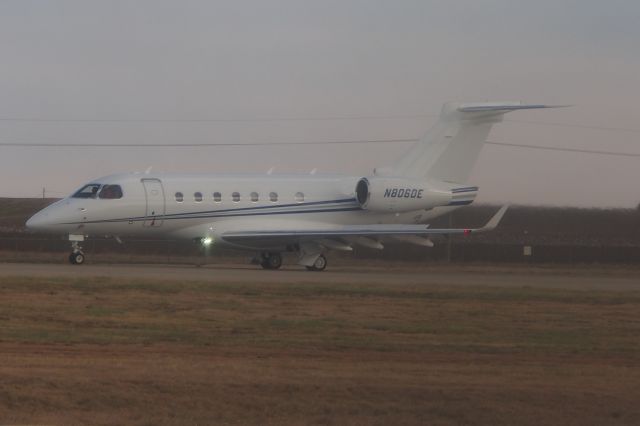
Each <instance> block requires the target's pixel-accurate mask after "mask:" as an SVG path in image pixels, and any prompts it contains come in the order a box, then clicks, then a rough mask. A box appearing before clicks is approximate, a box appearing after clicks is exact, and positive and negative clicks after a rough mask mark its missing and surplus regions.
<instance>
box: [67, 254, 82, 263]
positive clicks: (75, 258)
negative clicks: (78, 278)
mask: <svg viewBox="0 0 640 426" xmlns="http://www.w3.org/2000/svg"><path fill="white" fill-rule="evenodd" d="M69 263H71V264H72V265H82V264H83V263H84V254H83V253H82V252H79V251H77V252H74V253H71V254H70V255H69Z"/></svg>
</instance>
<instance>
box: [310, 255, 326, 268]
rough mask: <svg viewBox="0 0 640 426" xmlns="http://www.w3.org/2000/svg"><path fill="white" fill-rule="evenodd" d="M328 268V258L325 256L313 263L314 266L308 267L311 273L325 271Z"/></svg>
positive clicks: (319, 257)
mask: <svg viewBox="0 0 640 426" xmlns="http://www.w3.org/2000/svg"><path fill="white" fill-rule="evenodd" d="M326 267H327V258H326V257H324V255H322V254H321V255H320V256H318V258H317V259H316V261H315V262H313V266H307V270H309V271H324V270H325V268H326Z"/></svg>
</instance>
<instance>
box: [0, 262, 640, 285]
mask: <svg viewBox="0 0 640 426" xmlns="http://www.w3.org/2000/svg"><path fill="white" fill-rule="evenodd" d="M13 276H23V277H47V278H49V277H67V278H72V277H105V276H108V277H113V278H128V279H136V278H137V279H148V280H171V281H176V280H177V281H180V280H184V281H206V282H225V283H246V282H264V283H288V282H290V283H317V284H322V283H341V282H342V283H351V284H354V283H355V284H372V285H375V284H389V283H393V282H397V283H402V284H412V285H444V286H475V285H477V286H491V287H540V288H557V289H569V290H579V289H583V290H615V291H634V290H635V291H637V290H640V271H638V270H637V269H632V270H629V271H624V270H616V269H598V268H591V269H586V270H585V269H584V268H581V269H578V268H576V269H568V268H550V269H544V268H535V267H531V268H529V267H526V266H525V267H522V266H516V267H491V266H471V267H470V266H462V267H456V266H455V265H452V266H444V267H443V266H434V267H423V268H408V269H407V268H406V267H405V268H401V267H394V266H391V265H390V266H388V267H372V266H363V267H358V266H349V267H344V266H343V267H334V268H333V269H331V270H327V271H324V272H308V271H305V270H300V269H294V268H293V267H291V268H290V269H289V268H285V269H282V270H279V271H264V270H262V269H260V268H258V267H256V266H249V265H246V266H245V265H229V264H227V265H206V266H202V267H195V266H188V265H130V264H110V265H105V264H93V265H91V264H88V265H82V266H73V265H66V264H32V263H0V278H2V277H13Z"/></svg>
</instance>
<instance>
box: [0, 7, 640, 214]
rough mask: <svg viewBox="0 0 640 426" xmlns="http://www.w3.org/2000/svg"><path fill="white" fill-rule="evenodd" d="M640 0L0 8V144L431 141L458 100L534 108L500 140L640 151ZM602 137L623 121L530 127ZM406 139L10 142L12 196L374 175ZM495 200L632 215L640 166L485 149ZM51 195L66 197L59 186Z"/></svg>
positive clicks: (6, 152)
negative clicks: (132, 178) (206, 176)
mask: <svg viewBox="0 0 640 426" xmlns="http://www.w3.org/2000/svg"><path fill="white" fill-rule="evenodd" d="M639 22H640V2H638V1H637V0H635V1H632V0H629V1H624V0H619V1H616V0H612V1H606V2H605V1H601V0H598V1H595V0H575V1H562V0H536V1H514V0H486V1H481V0H466V1H460V0H455V1H453V0H442V1H428V0H404V1H400V0H395V1H390V0H389V1H375V0H360V1H354V0H337V1H333V0H317V1H302V0H292V1H266V0H261V1H257V0H254V1H238V0H234V1H224V2H223V1H184V0H180V1H178V0H175V1H159V0H151V1H142V0H138V1H130V0H123V1H116V0H102V1H88V0H78V1H63V0H51V1H44V0H42V1H29V0H15V1H10V0H3V1H0V119H3V118H39V119H130V120H135V119H187V120H190V119H225V118H229V119H263V118H284V117H287V118H296V117H299V118H312V117H336V116H338V117H349V116H382V117H385V116H398V115H401V116H402V115H413V116H415V115H424V117H413V118H402V119H398V118H396V119H380V118H378V119H366V120H365V119H362V120H317V121H304V120H299V121H291V120H289V121H255V122H252V121H248V122H199V123H194V122H178V123H176V122H106V123H105V122H103V123H95V122H16V121H0V142H44V143H56V142H72V143H87V144H91V143H130V142H131V143H151V142H155V143H197V142H263V143H264V142H275V141H286V142H295V141H299V142H311V141H321V140H356V139H357V140H360V139H388V138H413V137H417V136H420V135H421V134H422V133H424V131H426V130H427V128H428V127H429V126H430V124H431V123H432V122H433V120H434V119H435V118H434V117H433V116H432V114H437V112H438V111H439V109H440V107H441V104H442V103H443V102H446V101H448V100H464V101H477V100H487V99H489V100H525V101H528V102H535V103H550V104H567V103H568V104H573V105H575V106H574V107H573V108H569V109H562V110H546V111H535V112H534V111H531V112H520V113H514V114H511V115H509V118H510V119H513V120H519V121H509V122H505V123H503V124H501V125H500V126H498V127H496V128H495V129H494V131H493V132H492V135H491V136H490V139H491V140H494V141H499V142H509V143H520V144H539V145H552V146H561V147H570V148H586V149H596V150H609V151H621V152H634V153H640V108H639V106H638V105H640V47H639V44H638V43H639V41H640V25H639V24H638V23H639ZM522 121H541V122H551V123H563V124H576V125H586V126H600V127H608V128H619V129H627V130H626V131H625V130H602V129H601V130H598V129H589V128H584V127H559V126H544V125H539V124H530V123H523V122H522ZM406 148H407V143H403V142H396V143H391V144H370V145H342V146H341V145H325V146H318V145H314V146H293V147H292V146H285V147H283V146H263V147H213V148H197V149H195V148H180V149H166V148H135V149H131V148H120V149H107V148H93V149H87V148H10V147H0V170H1V172H0V173H1V175H0V176H1V178H2V179H0V196H36V195H37V194H38V193H39V192H40V191H41V188H42V187H43V186H46V187H47V189H48V190H49V191H51V192H50V194H52V195H55V196H62V195H64V194H65V193H68V192H70V191H71V190H73V189H74V188H76V187H78V186H80V185H81V184H82V183H83V182H85V181H88V180H90V179H92V178H94V177H97V176H101V175H105V174H110V173H113V172H120V171H125V172H126V171H137V170H144V169H146V168H148V167H149V166H153V168H154V170H155V171H189V172H191V171H193V172H208V171H211V172H263V171H266V170H268V169H269V168H271V167H273V166H275V168H276V173H277V172H282V173H284V172H305V171H309V170H311V169H313V168H318V170H319V172H339V173H351V174H356V175H366V174H368V173H369V172H370V171H371V169H372V168H373V167H375V166H377V165H381V164H385V163H389V161H390V159H392V158H395V157H396V156H397V155H398V154H399V153H400V152H402V150H404V149H406ZM471 183H474V184H477V185H478V186H480V188H481V190H480V194H481V195H480V196H479V197H478V201H481V202H503V201H507V202H513V203H526V204H558V205H576V206H636V205H637V204H638V203H639V202H640V158H638V157H636V158H633V157H607V156H595V155H589V154H577V153H563V152H550V151H533V150H526V149H514V148H507V147H498V146H492V145H488V146H486V147H485V149H484V151H483V153H482V156H481V158H480V160H479V162H478V164H477V166H476V168H475V170H474V172H473V176H472V179H471ZM53 191H56V192H53Z"/></svg>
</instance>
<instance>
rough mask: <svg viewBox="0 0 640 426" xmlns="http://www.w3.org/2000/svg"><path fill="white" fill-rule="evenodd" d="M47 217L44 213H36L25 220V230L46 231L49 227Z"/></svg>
mask: <svg viewBox="0 0 640 426" xmlns="http://www.w3.org/2000/svg"><path fill="white" fill-rule="evenodd" d="M47 216H48V214H46V213H44V212H38V213H36V214H34V215H33V216H31V217H30V218H29V220H27V223H26V226H27V228H28V229H30V230H32V231H41V230H44V229H46V227H47V225H49V221H48V220H47V219H48V218H47Z"/></svg>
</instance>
